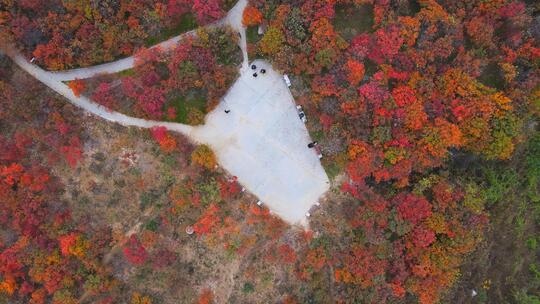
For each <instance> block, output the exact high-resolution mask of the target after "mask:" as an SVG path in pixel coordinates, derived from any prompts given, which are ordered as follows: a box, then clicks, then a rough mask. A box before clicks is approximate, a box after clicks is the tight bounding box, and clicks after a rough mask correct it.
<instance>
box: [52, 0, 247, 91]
mask: <svg viewBox="0 0 540 304" xmlns="http://www.w3.org/2000/svg"><path fill="white" fill-rule="evenodd" d="M247 4H248V0H238V2H237V3H236V4H235V5H234V6H233V8H232V9H231V10H229V12H227V15H226V16H225V17H224V18H223V19H220V20H218V21H216V22H214V23H212V24H209V25H206V26H205V27H219V26H223V25H229V26H231V27H232V28H233V29H234V30H235V31H237V32H239V33H241V35H242V37H241V40H240V48H241V49H242V53H243V54H244V63H243V64H242V68H243V69H245V68H247V43H246V35H245V31H244V30H243V25H242V13H243V12H244V8H245V7H246V6H247ZM196 34H197V29H194V30H192V31H189V32H185V33H182V34H180V35H178V36H175V37H172V38H170V39H168V40H165V41H163V42H160V43H158V44H156V45H154V46H152V47H150V48H160V49H162V50H167V49H171V48H173V47H174V46H175V45H176V44H177V43H178V42H179V41H180V40H182V39H184V38H186V37H188V36H194V35H196ZM134 65H135V59H134V56H129V57H126V58H123V59H119V60H116V61H112V62H108V63H104V64H99V65H95V66H91V67H86V68H77V69H71V70H63V71H51V72H49V77H51V78H53V79H55V80H56V81H70V80H75V79H87V78H92V77H94V76H97V75H100V74H114V73H118V72H122V71H125V70H128V69H131V68H133V66H134Z"/></svg>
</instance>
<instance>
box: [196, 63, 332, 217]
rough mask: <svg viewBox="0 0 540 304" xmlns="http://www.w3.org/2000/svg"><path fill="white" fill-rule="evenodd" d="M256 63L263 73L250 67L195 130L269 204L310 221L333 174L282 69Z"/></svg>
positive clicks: (225, 165)
mask: <svg viewBox="0 0 540 304" xmlns="http://www.w3.org/2000/svg"><path fill="white" fill-rule="evenodd" d="M252 64H255V65H257V70H256V71H257V72H258V77H257V78H254V77H253V76H252V74H253V71H252V70H251V69H249V70H247V71H246V70H244V71H242V72H243V73H242V75H241V76H240V78H239V79H238V80H237V81H236V83H235V84H234V85H233V87H232V88H231V89H230V90H229V92H228V93H227V95H226V96H225V97H224V98H223V100H222V101H221V103H220V104H219V105H218V107H217V108H216V109H215V110H214V111H212V112H211V113H209V114H208V115H207V116H206V123H205V125H204V126H201V127H198V128H194V130H193V131H192V132H191V134H190V136H192V137H193V138H194V139H196V140H197V141H200V142H204V143H207V144H208V145H209V146H211V147H212V149H213V150H214V152H215V153H216V156H217V158H218V161H219V163H220V165H221V166H222V167H223V168H225V169H226V170H227V171H229V172H230V173H231V174H232V175H235V176H237V177H238V180H239V182H240V183H241V184H242V185H244V186H245V187H246V188H247V189H248V190H249V191H251V192H252V193H253V194H255V195H256V196H257V197H258V198H259V199H260V200H261V201H262V202H263V203H264V205H265V206H267V207H268V208H269V209H270V210H272V211H273V212H274V213H276V214H277V215H278V216H280V217H281V218H283V219H284V220H285V221H287V222H289V223H291V224H301V225H304V226H306V225H307V219H306V213H307V212H308V211H309V209H310V208H311V207H312V206H313V205H314V204H315V203H316V202H317V200H318V199H319V197H320V196H321V195H322V194H324V193H325V192H326V191H327V190H328V188H329V180H328V177H327V176H326V173H325V171H324V169H323V168H322V166H321V163H320V160H319V159H318V157H317V154H316V152H315V151H314V150H313V149H309V148H308V147H307V144H308V143H309V142H311V139H310V138H309V134H308V132H307V129H306V127H305V125H304V123H303V122H302V121H301V120H300V118H299V117H298V114H297V111H296V105H295V103H294V99H293V97H292V96H291V94H290V91H289V89H288V88H287V86H286V85H285V82H284V80H283V78H282V75H280V74H278V73H277V72H275V71H274V70H273V69H272V67H271V65H270V64H268V63H267V62H265V61H262V60H258V61H256V62H254V63H252ZM261 68H264V69H266V74H261V73H260V72H259V71H260V69H261ZM226 109H227V110H230V113H228V114H227V113H225V110H226ZM253 203H254V204H255V203H256V202H253Z"/></svg>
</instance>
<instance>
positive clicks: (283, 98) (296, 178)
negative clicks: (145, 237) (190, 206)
mask: <svg viewBox="0 0 540 304" xmlns="http://www.w3.org/2000/svg"><path fill="white" fill-rule="evenodd" d="M246 5H247V0H239V1H238V3H237V4H236V5H235V6H234V7H233V8H232V9H231V10H230V11H229V13H228V14H227V16H226V17H225V18H224V19H222V20H220V21H219V22H218V24H223V25H229V26H231V27H232V28H233V29H234V30H235V31H238V32H239V33H240V35H241V39H240V41H239V43H240V47H241V49H242V54H243V62H242V66H241V68H240V77H239V79H238V80H237V81H236V82H235V84H234V85H233V86H232V87H231V88H230V89H229V91H228V92H227V94H226V95H225V96H224V97H223V99H222V100H221V102H220V104H219V105H218V106H217V107H216V109H214V110H213V111H212V112H210V113H208V115H207V116H206V118H205V124H204V125H202V126H188V125H184V124H179V123H172V122H163V121H151V120H145V119H140V118H135V117H131V116H127V115H124V114H122V113H119V112H115V111H111V110H109V109H107V108H105V107H103V106H101V105H99V104H97V103H95V102H93V101H92V100H90V99H89V98H87V97H85V96H75V94H74V93H73V91H72V90H71V89H70V88H69V87H68V86H67V85H66V84H64V83H63V82H62V81H65V80H72V79H75V78H79V79H82V78H87V77H92V76H96V75H98V74H102V73H116V72H119V71H122V70H125V69H129V68H131V67H133V64H134V60H133V57H128V58H125V59H121V60H118V61H115V62H111V63H108V64H103V65H98V66H95V67H88V68H81V69H75V70H69V71H64V72H49V71H45V70H43V69H41V68H40V67H38V66H36V65H33V64H31V63H29V62H28V60H27V59H26V58H24V57H23V56H22V55H20V54H18V53H16V52H14V51H9V50H7V51H6V53H7V54H8V56H10V57H11V58H12V59H13V61H14V62H15V63H16V64H17V65H18V66H19V67H21V68H22V69H23V70H25V71H26V72H28V73H29V74H30V75H32V76H33V77H34V78H36V79H37V80H39V81H41V82H42V83H43V84H45V85H46V86H48V87H49V88H51V89H52V90H54V91H55V92H57V93H58V94H60V95H62V96H64V97H65V98H67V99H68V100H69V101H70V102H71V103H72V104H74V105H76V106H78V107H80V108H82V109H84V110H85V111H87V112H89V113H92V114H94V115H96V116H98V117H101V118H103V119H106V120H108V121H111V122H115V123H118V124H121V125H123V126H133V127H140V128H152V127H158V126H163V127H166V128H167V129H168V130H170V131H174V132H178V133H181V134H183V135H185V136H186V137H188V138H190V139H191V140H192V141H194V142H196V143H204V144H207V145H209V146H210V147H211V148H212V150H213V151H214V152H215V154H216V157H217V159H218V162H219V164H220V165H221V166H222V167H223V168H224V169H225V170H227V171H228V172H229V173H230V174H231V175H234V176H236V177H238V181H239V182H240V183H241V184H242V185H244V186H245V187H246V188H247V189H248V190H249V191H250V192H252V193H253V194H254V195H256V196H257V197H258V198H259V199H260V200H261V201H263V202H264V204H265V205H267V206H268V207H269V209H270V210H271V211H273V212H275V213H276V214H277V215H279V216H280V217H281V218H282V219H284V220H285V221H287V222H289V223H290V224H300V225H303V226H304V227H307V226H308V224H309V223H308V220H307V218H306V213H307V212H309V210H310V209H311V208H312V206H313V205H314V204H315V203H316V202H317V200H318V199H319V198H320V197H321V196H322V195H323V194H324V193H325V192H326V191H327V190H328V189H329V184H330V182H329V180H328V177H327V175H326V173H325V171H324V169H323V168H322V166H321V163H320V161H319V158H318V157H317V155H316V153H315V152H314V151H313V149H308V148H307V144H308V143H309V142H311V141H312V140H311V138H310V137H309V134H308V132H307V129H306V127H305V125H304V124H303V123H302V122H301V120H300V119H299V118H298V113H297V111H296V107H295V102H294V99H293V97H292V95H291V92H290V91H289V89H288V87H287V86H286V84H285V83H284V81H283V78H282V75H281V74H279V73H278V72H276V71H275V70H274V69H273V68H272V66H271V65H270V64H269V63H268V62H266V61H263V60H257V61H255V62H253V64H255V65H256V66H257V69H258V70H259V69H261V68H264V69H266V73H265V74H260V76H259V77H253V76H252V73H253V71H251V69H250V68H249V60H248V54H247V42H246V31H245V28H244V27H243V25H242V12H243V11H244V8H245V6H246ZM192 34H193V33H191V32H188V33H185V34H183V35H180V36H178V37H175V38H172V39H170V40H168V41H165V42H163V43H161V44H158V45H157V46H155V47H158V46H159V47H167V48H170V47H172V46H173V45H174V44H175V43H176V41H178V40H180V39H182V37H184V36H185V35H192ZM225 110H229V111H230V112H228V113H225Z"/></svg>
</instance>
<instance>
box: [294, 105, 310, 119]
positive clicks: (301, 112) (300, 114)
mask: <svg viewBox="0 0 540 304" xmlns="http://www.w3.org/2000/svg"><path fill="white" fill-rule="evenodd" d="M296 111H297V112H298V117H300V120H302V122H303V123H306V122H307V116H306V113H304V109H303V108H302V106H300V105H298V106H296Z"/></svg>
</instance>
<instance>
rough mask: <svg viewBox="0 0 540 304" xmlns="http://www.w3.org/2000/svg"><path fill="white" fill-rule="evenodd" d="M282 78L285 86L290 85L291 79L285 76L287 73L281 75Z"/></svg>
mask: <svg viewBox="0 0 540 304" xmlns="http://www.w3.org/2000/svg"><path fill="white" fill-rule="evenodd" d="M283 79H284V80H285V83H286V84H287V87H291V80H290V79H289V76H287V74H285V75H283Z"/></svg>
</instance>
